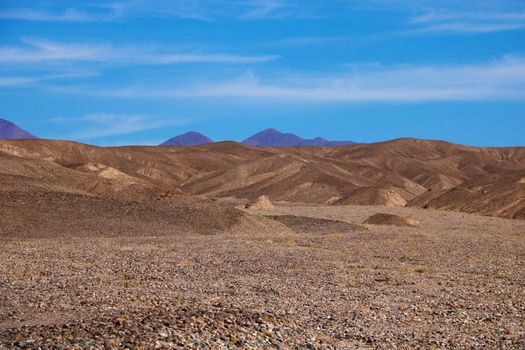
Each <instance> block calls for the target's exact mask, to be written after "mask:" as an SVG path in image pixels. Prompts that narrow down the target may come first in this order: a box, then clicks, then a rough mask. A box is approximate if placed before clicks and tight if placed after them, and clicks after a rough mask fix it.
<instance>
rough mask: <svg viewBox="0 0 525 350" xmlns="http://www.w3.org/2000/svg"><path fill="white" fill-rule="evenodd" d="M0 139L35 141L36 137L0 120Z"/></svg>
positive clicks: (8, 122)
mask: <svg viewBox="0 0 525 350" xmlns="http://www.w3.org/2000/svg"><path fill="white" fill-rule="evenodd" d="M0 139H36V137H35V136H34V135H32V134H31V133H29V132H27V131H25V130H24V129H22V128H21V127H19V126H18V125H16V124H15V123H13V122H10V121H9V120H6V119H3V118H0Z"/></svg>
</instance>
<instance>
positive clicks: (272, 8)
mask: <svg viewBox="0 0 525 350" xmlns="http://www.w3.org/2000/svg"><path fill="white" fill-rule="evenodd" d="M76 6H77V7H75V8H71V7H70V8H65V9H63V10H62V11H57V10H56V9H55V8H52V9H50V8H49V7H46V3H41V4H36V6H35V3H32V4H30V5H29V4H28V5H27V6H25V7H24V6H23V4H22V5H19V7H12V8H7V9H4V10H2V11H0V19H16V20H26V21H55V22H93V21H111V20H122V19H125V18H136V17H142V18H143V17H170V18H184V19H193V20H201V21H216V20H219V19H224V18H227V19H235V20H264V19H283V18H290V17H309V16H314V15H315V12H316V11H315V9H317V8H318V7H319V6H318V4H315V1H314V2H302V1H295V0H177V1H172V0H155V1H150V0H127V1H126V0H118V1H114V2H109V3H108V2H106V1H102V0H98V1H97V0H94V1H90V2H89V3H86V4H81V3H79V4H77V5H76Z"/></svg>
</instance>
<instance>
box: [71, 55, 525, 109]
mask: <svg viewBox="0 0 525 350" xmlns="http://www.w3.org/2000/svg"><path fill="white" fill-rule="evenodd" d="M371 67H374V66H371ZM375 67H376V68H374V69H369V70H361V71H355V70H354V71H353V72H346V73H340V74H334V75H329V76H308V75H293V76H288V77H286V76H284V75H281V76H280V77H279V78H275V77H273V78H272V77H268V78H266V79H264V78H261V77H258V76H255V75H253V74H247V75H245V76H242V77H239V78H237V79H234V80H230V81H222V82H215V83H207V84H201V85H186V86H182V87H180V86H179V87H169V86H167V87H166V86H165V87H162V88H159V87H158V86H155V87H152V86H133V87H126V88H112V89H111V90H102V91H91V92H90V91H86V90H82V91H78V90H77V91H76V92H80V93H93V94H96V95H100V96H107V97H119V98H167V99H170V98H235V99H264V100H268V99H271V100H280V101H290V102H294V101H295V102H299V101H300V102H301V103H320V102H321V103H322V102H328V103H333V102H344V103H361V102H423V101H497V100H525V60H523V59H522V58H516V57H511V56H508V57H505V58H504V59H502V60H500V61H497V62H490V63H485V64H472V65H455V66H401V67H389V68H385V67H379V68H377V65H375ZM158 85H160V84H158ZM72 92H74V91H72Z"/></svg>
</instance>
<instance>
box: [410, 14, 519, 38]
mask: <svg viewBox="0 0 525 350" xmlns="http://www.w3.org/2000/svg"><path fill="white" fill-rule="evenodd" d="M411 22H412V24H414V25H416V26H419V29H418V31H419V32H423V33H491V32H501V31H509V30H518V29H522V28H525V12H502V13H488V12H430V13H426V14H424V15H420V16H417V17H415V18H413V19H412V21H411Z"/></svg>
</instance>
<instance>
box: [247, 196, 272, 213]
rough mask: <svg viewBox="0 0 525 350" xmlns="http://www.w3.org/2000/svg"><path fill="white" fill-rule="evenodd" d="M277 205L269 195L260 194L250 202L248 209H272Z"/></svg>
mask: <svg viewBox="0 0 525 350" xmlns="http://www.w3.org/2000/svg"><path fill="white" fill-rule="evenodd" d="M274 208H275V207H274V206H273V204H272V202H271V201H270V199H269V198H268V197H267V196H264V195H262V196H260V197H259V198H257V200H255V201H254V202H253V203H251V204H248V205H247V206H246V209H249V210H272V209H274Z"/></svg>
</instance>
